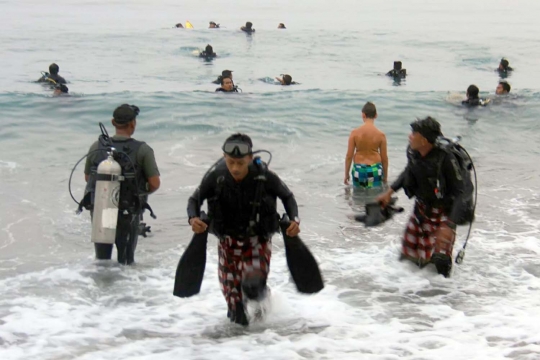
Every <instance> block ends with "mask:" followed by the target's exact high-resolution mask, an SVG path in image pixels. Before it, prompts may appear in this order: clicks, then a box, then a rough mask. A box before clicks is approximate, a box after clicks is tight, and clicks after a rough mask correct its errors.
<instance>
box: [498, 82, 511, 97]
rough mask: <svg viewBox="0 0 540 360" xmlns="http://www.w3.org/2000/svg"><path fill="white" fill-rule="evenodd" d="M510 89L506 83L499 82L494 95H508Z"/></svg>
mask: <svg viewBox="0 0 540 360" xmlns="http://www.w3.org/2000/svg"><path fill="white" fill-rule="evenodd" d="M511 88H512V87H511V86H510V84H509V83H507V82H506V81H499V84H498V85H497V89H496V90H495V94H497V95H508V94H509V93H510V89H511Z"/></svg>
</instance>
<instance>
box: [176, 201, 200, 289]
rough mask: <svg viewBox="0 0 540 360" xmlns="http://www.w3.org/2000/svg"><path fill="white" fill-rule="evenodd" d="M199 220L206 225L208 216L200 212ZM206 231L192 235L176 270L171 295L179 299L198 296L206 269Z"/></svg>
mask: <svg viewBox="0 0 540 360" xmlns="http://www.w3.org/2000/svg"><path fill="white" fill-rule="evenodd" d="M201 220H202V221H204V222H206V223H207V224H208V216H207V215H206V214H205V213H204V211H203V212H201ZM207 242H208V230H206V231H205V232H203V233H202V234H193V238H192V239H191V242H190V243H189V245H188V247H187V248H186V250H185V251H184V254H183V255H182V257H181V258H180V261H179V262H178V267H177V268H176V278H175V279H174V290H173V295H174V296H178V297H181V298H184V297H190V296H193V295H195V294H198V293H199V291H200V290H201V284H202V281H203V277H204V269H205V267H206V244H207Z"/></svg>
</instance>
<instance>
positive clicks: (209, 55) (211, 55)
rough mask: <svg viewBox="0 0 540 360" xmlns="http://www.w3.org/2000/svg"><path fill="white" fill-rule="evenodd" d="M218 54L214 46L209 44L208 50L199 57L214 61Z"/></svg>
mask: <svg viewBox="0 0 540 360" xmlns="http://www.w3.org/2000/svg"><path fill="white" fill-rule="evenodd" d="M216 56H217V54H216V53H215V52H214V49H213V48H212V45H210V44H208V45H206V48H205V49H204V51H203V52H201V53H200V54H199V57H201V58H205V59H212V58H215V57H216Z"/></svg>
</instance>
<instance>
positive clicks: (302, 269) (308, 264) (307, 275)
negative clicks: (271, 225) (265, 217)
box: [279, 214, 324, 294]
mask: <svg viewBox="0 0 540 360" xmlns="http://www.w3.org/2000/svg"><path fill="white" fill-rule="evenodd" d="M289 224H290V221H289V217H288V216H287V215H286V214H285V215H283V218H282V219H281V221H280V222H279V226H280V228H281V233H282V234H283V242H284V243H285V256H286V258H287V265H288V267H289V271H290V272H291V276H292V278H293V281H294V283H295V284H296V288H297V289H298V291H299V292H301V293H304V294H314V293H317V292H319V291H321V290H322V289H323V288H324V282H323V279H322V276H321V271H320V270H319V265H317V261H316V260H315V258H314V257H313V255H312V254H311V252H310V251H309V249H308V248H307V246H306V245H305V244H304V243H303V242H302V240H301V239H300V238H299V237H298V236H295V237H290V236H287V228H288V227H289Z"/></svg>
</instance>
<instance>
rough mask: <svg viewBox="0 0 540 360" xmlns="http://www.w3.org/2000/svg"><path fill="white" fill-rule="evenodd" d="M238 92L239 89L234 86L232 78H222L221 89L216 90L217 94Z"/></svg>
mask: <svg viewBox="0 0 540 360" xmlns="http://www.w3.org/2000/svg"><path fill="white" fill-rule="evenodd" d="M220 91H221V92H238V87H237V86H235V85H234V83H233V81H232V79H231V78H230V77H222V78H221V87H218V88H217V89H216V92H220Z"/></svg>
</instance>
